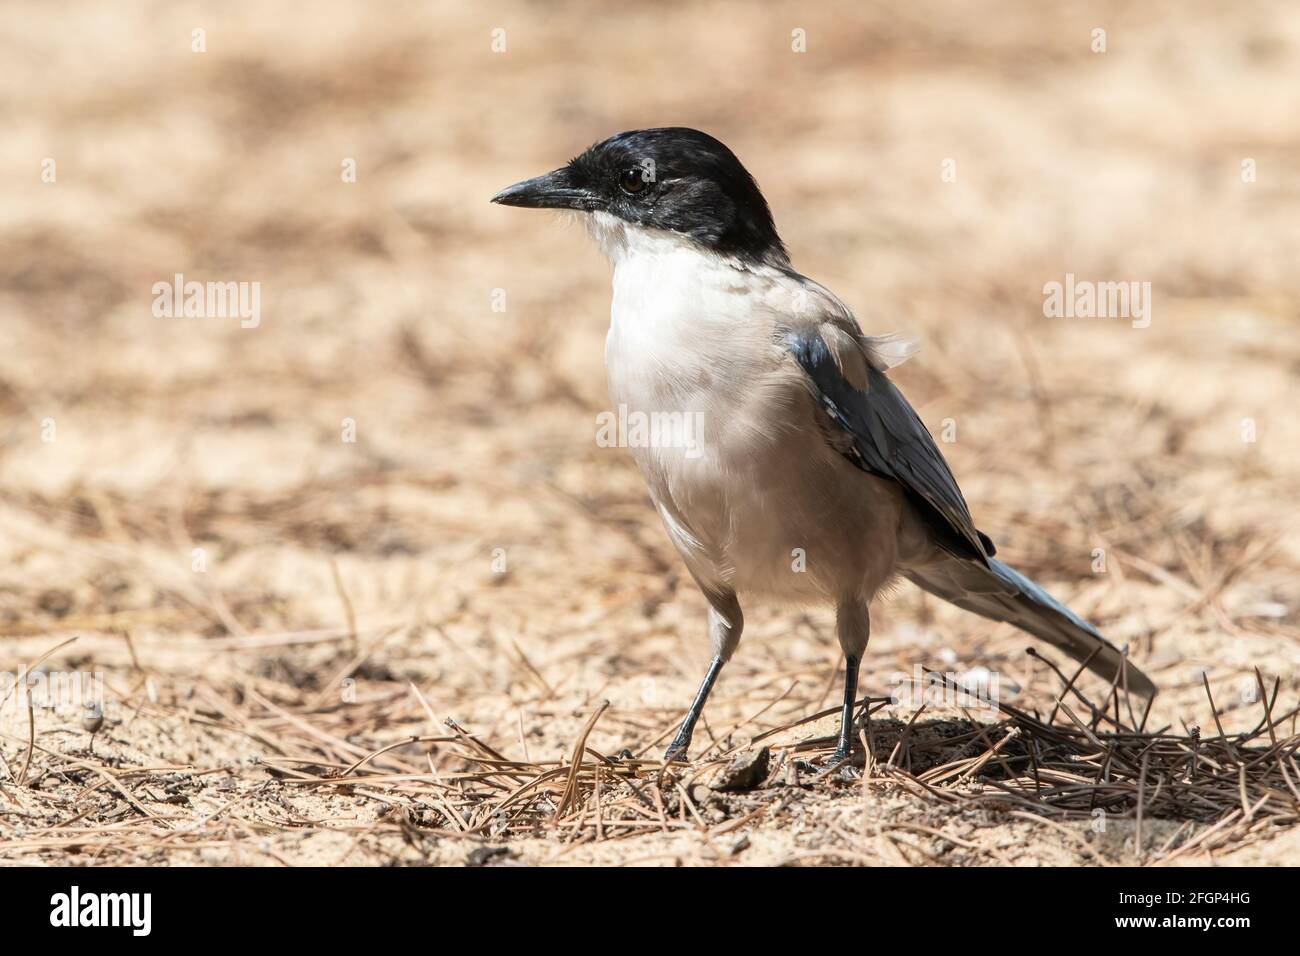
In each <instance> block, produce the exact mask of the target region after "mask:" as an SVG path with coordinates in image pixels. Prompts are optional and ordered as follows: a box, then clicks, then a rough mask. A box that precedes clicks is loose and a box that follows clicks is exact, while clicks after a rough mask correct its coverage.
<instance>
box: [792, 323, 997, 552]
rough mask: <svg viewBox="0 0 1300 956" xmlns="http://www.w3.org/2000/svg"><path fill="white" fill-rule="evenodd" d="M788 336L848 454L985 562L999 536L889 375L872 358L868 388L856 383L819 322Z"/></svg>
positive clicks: (942, 541) (947, 545)
mask: <svg viewBox="0 0 1300 956" xmlns="http://www.w3.org/2000/svg"><path fill="white" fill-rule="evenodd" d="M784 344H785V346H786V348H787V349H788V350H789V351H790V354H791V355H793V356H794V358H795V360H796V361H797V362H798V363H799V365H800V366H801V367H802V368H803V370H804V372H805V373H806V374H807V377H808V385H809V388H810V389H811V391H812V393H813V395H814V397H815V398H816V399H817V400H818V401H819V403H820V404H821V406H822V408H823V409H824V410H825V412H826V414H827V415H828V416H829V417H830V419H831V422H832V423H833V425H834V427H837V428H839V429H841V430H842V431H843V433H844V437H845V438H846V439H847V442H846V443H844V445H843V448H844V449H845V450H844V452H843V453H844V455H845V457H847V458H848V459H849V460H850V461H851V462H853V464H855V465H856V466H857V467H859V468H861V469H862V470H863V471H866V472H870V473H871V474H873V475H877V476H879V477H881V478H888V479H891V480H893V481H896V482H898V483H899V484H900V485H902V486H903V488H904V489H905V490H906V492H907V493H908V496H909V497H910V498H911V499H912V502H913V504H914V505H915V506H916V507H917V511H918V512H919V513H920V514H921V515H922V516H923V517H924V518H926V519H927V520H928V522H929V523H930V525H931V526H932V528H933V529H934V532H935V541H936V543H937V544H938V545H939V546H940V547H941V548H943V549H944V550H945V551H948V552H950V553H952V554H954V555H956V556H958V557H964V558H972V559H974V560H976V561H979V562H981V563H983V564H984V565H986V566H987V565H988V559H989V556H990V555H992V554H994V553H995V549H994V547H993V542H992V541H991V540H989V538H988V536H987V535H985V534H984V533H983V532H981V531H979V530H978V529H977V528H976V527H975V522H974V520H973V519H972V518H971V515H970V509H969V508H968V507H967V506H966V499H965V498H963V497H962V493H961V489H960V488H958V487H957V480H956V479H955V478H953V476H952V471H951V470H949V468H948V463H947V462H946V461H944V459H943V455H942V454H940V452H939V449H938V447H937V446H936V445H935V443H934V439H933V438H931V437H930V432H929V431H928V430H927V429H926V427H925V425H924V424H923V423H922V422H921V419H920V418H918V417H917V414H916V412H915V411H914V410H913V409H912V406H911V405H909V404H908V403H907V399H905V398H904V397H903V395H902V393H901V392H899V391H898V389H897V388H895V387H894V383H893V382H891V381H890V380H889V378H888V376H886V375H885V373H884V372H883V371H881V370H879V369H877V368H876V367H875V366H874V365H872V364H871V363H870V362H868V363H866V380H865V383H866V388H865V389H859V388H857V387H855V386H854V385H853V383H851V382H850V381H849V380H848V379H847V378H846V377H845V376H844V373H843V372H842V371H841V369H840V366H839V364H838V363H837V362H836V361H835V357H834V356H833V355H832V354H831V351H830V349H829V348H828V347H827V345H826V342H825V340H824V339H823V338H822V336H821V334H820V333H819V331H818V330H817V328H815V327H812V328H808V329H803V330H792V331H790V332H788V333H787V335H786V337H785V341H784ZM837 447H840V445H839V444H838V443H837Z"/></svg>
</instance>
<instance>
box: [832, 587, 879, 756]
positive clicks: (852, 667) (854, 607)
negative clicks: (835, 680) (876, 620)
mask: <svg viewBox="0 0 1300 956" xmlns="http://www.w3.org/2000/svg"><path fill="white" fill-rule="evenodd" d="M835 634H836V636H837V637H838V638H839V640H840V647H841V648H842V649H843V650H844V706H843V708H842V709H841V710H840V739H839V742H838V743H837V744H836V745H835V752H834V753H833V754H831V756H830V759H829V760H828V761H827V762H826V766H827V767H834V766H835V765H836V764H839V763H843V762H844V761H845V760H847V759H848V758H849V755H850V754H851V753H852V752H853V702H854V700H856V699H857V696H858V667H859V665H861V663H862V654H863V652H864V651H866V649H867V639H868V638H869V637H870V636H871V617H870V615H869V614H868V612H867V602H866V601H863V600H862V599H860V598H854V599H852V600H848V601H842V602H841V603H840V606H839V607H838V608H837V609H836V612H835Z"/></svg>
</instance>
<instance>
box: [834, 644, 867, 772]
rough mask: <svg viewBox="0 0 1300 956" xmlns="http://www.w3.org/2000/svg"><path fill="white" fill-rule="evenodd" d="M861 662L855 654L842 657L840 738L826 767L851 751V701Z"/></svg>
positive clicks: (854, 694) (856, 688) (855, 695)
mask: <svg viewBox="0 0 1300 956" xmlns="http://www.w3.org/2000/svg"><path fill="white" fill-rule="evenodd" d="M861 663H862V658H860V657H858V656H857V655H856V654H849V655H847V656H846V657H845V658H844V707H843V708H842V709H841V710H840V740H839V743H837V744H836V745H835V753H833V754H831V755H830V758H829V759H827V761H826V766H828V767H833V766H835V765H836V764H837V763H841V762H843V761H845V760H847V759H848V758H849V754H851V753H852V752H853V737H852V731H853V702H854V700H856V699H857V696H858V666H859V665H860V664H861Z"/></svg>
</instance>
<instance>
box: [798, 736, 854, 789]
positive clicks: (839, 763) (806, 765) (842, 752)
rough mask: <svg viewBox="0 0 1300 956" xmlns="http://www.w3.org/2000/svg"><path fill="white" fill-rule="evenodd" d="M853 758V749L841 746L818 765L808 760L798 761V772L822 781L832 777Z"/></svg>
mask: <svg viewBox="0 0 1300 956" xmlns="http://www.w3.org/2000/svg"><path fill="white" fill-rule="evenodd" d="M852 756H853V748H852V747H850V746H845V745H843V744H841V745H840V746H838V747H836V748H835V750H834V752H832V753H831V755H830V756H829V757H827V758H825V759H824V760H822V761H821V762H820V763H813V762H812V761H810V760H800V761H798V763H797V766H798V768H799V770H800V771H802V772H804V773H810V774H812V775H813V778H814V779H816V780H824V779H826V778H828V777H831V776H833V775H834V774H835V773H836V771H839V770H843V769H844V767H845V765H846V764H848V762H849V760H850V758H852Z"/></svg>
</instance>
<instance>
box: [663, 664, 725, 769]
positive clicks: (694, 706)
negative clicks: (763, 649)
mask: <svg viewBox="0 0 1300 956" xmlns="http://www.w3.org/2000/svg"><path fill="white" fill-rule="evenodd" d="M722 664H723V660H722V658H721V657H715V658H714V659H713V663H711V664H710V665H709V672H708V673H707V674H705V675H704V683H702V684H701V685H700V689H699V690H698V691H697V692H696V694H695V700H694V701H693V702H692V703H691V709H690V710H688V711H687V712H686V719H685V720H683V721H682V726H681V729H680V730H678V731H677V736H676V737H674V738H673V742H672V743H671V744H669V745H668V750H667V752H666V753H665V754H664V763H672V762H673V761H674V760H679V759H680V760H685V759H686V751H687V749H688V748H689V747H690V746H691V734H692V733H694V732H695V722H696V721H697V720H699V719H700V712H701V711H703V710H704V702H705V701H706V700H708V699H709V691H711V690H713V682H714V681H716V680H717V679H718V672H719V671H721V670H722Z"/></svg>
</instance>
